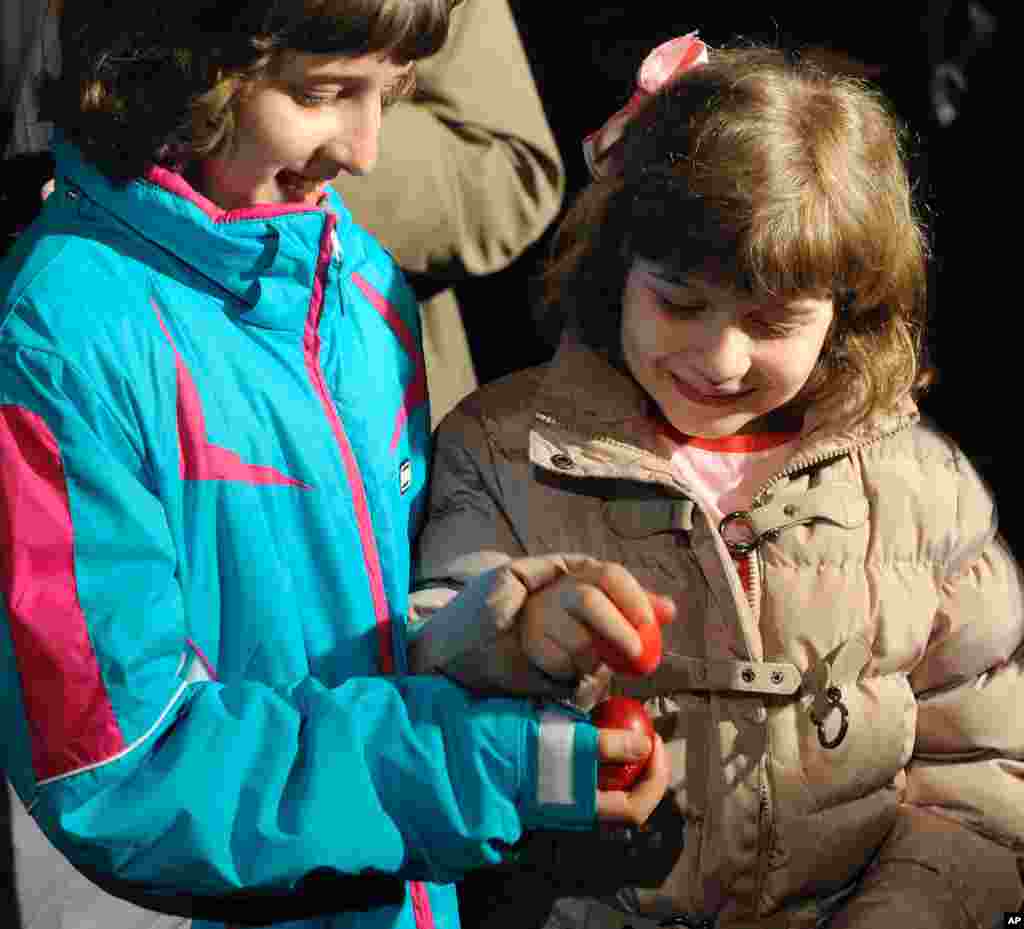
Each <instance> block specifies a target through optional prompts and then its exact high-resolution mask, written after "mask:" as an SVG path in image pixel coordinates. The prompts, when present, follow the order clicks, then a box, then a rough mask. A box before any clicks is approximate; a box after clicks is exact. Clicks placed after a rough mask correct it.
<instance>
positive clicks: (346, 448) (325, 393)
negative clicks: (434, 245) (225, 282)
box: [304, 213, 435, 929]
mask: <svg viewBox="0 0 1024 929" xmlns="http://www.w3.org/2000/svg"><path fill="white" fill-rule="evenodd" d="M334 224H335V218H334V216H333V215H332V214H330V213H328V215H327V217H326V222H325V226H324V232H323V234H322V237H321V244H320V255H319V256H318V259H317V267H316V273H315V276H314V293H313V297H312V301H311V304H310V311H309V319H308V321H307V328H306V335H305V340H304V348H305V351H306V362H307V368H308V371H309V375H310V377H311V378H312V380H313V386H314V388H315V389H316V392H317V394H318V395H319V396H320V401H321V403H322V405H323V407H324V412H325V413H326V415H327V419H328V421H329V422H330V424H331V428H332V431H333V432H334V437H335V441H336V442H337V445H338V450H339V452H340V453H341V457H342V462H343V465H344V468H345V475H346V478H347V480H348V483H349V489H350V492H351V494H352V500H353V504H354V506H355V509H356V518H357V520H358V522H359V536H360V541H361V543H362V548H363V557H364V560H365V563H366V570H367V574H368V576H369V582H370V595H371V598H372V600H373V604H374V611H375V613H376V619H377V634H378V645H379V649H380V670H381V673H382V674H393V673H394V671H395V659H394V651H393V647H392V639H391V618H390V612H389V607H388V603H387V594H386V592H385V590H384V582H383V574H382V571H381V565H380V554H379V552H378V550H377V542H376V537H375V536H374V535H373V525H372V521H371V517H370V512H369V502H368V500H367V497H366V487H365V485H364V483H363V479H362V475H361V474H360V471H359V463H358V462H357V461H356V457H355V452H354V451H353V449H352V446H351V444H350V443H349V440H348V436H347V435H346V434H345V427H344V424H343V423H342V421H341V417H340V416H339V415H338V411H337V408H336V407H335V404H334V401H333V400H332V399H331V395H330V392H329V390H328V389H327V383H326V381H325V380H324V375H323V370H322V369H321V367H320V338H319V334H318V332H319V325H320V321H321V319H322V317H323V307H324V301H325V295H326V293H327V286H328V283H329V280H328V278H329V269H330V265H331V261H332V259H333V258H334V256H335V254H337V251H340V248H337V251H336V247H337V239H336V237H335V235H334ZM339 273H340V272H339ZM407 885H408V888H409V902H410V905H411V907H412V912H413V921H414V922H415V923H416V926H417V927H418V929H434V927H435V922H434V915H433V910H432V908H431V905H430V897H429V895H428V893H427V886H426V884H424V883H423V882H422V881H408V882H407Z"/></svg>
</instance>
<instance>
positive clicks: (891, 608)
mask: <svg viewBox="0 0 1024 929" xmlns="http://www.w3.org/2000/svg"><path fill="white" fill-rule="evenodd" d="M646 409H647V401H646V398H645V396H644V395H643V393H642V392H641V391H640V390H639V389H638V388H637V387H636V386H635V385H634V384H633V382H632V381H631V380H630V379H628V378H627V377H624V376H623V375H622V374H620V373H619V372H617V371H616V370H615V369H613V368H612V367H610V366H609V365H608V364H607V363H606V362H604V361H603V360H602V359H601V358H600V357H598V356H597V355H595V354H594V353H592V352H590V351H589V350H587V349H583V348H580V347H571V346H563V348H562V349H560V351H559V353H558V354H557V355H556V357H555V359H554V360H553V361H552V362H551V363H550V364H549V365H546V366H542V367H540V368H535V369H531V370H529V371H525V372H520V373H518V374H515V375H512V376H511V377H509V378H506V379H504V380H503V381H499V382H497V383H494V384H491V385H489V386H488V387H485V388H484V389H483V390H481V391H479V392H478V393H477V394H475V395H474V396H472V397H470V398H469V399H468V400H467V401H465V402H463V404H461V405H460V407H459V408H458V409H457V410H456V412H455V413H453V414H452V415H451V416H450V417H448V419H447V420H446V421H445V423H444V424H443V426H442V428H441V431H440V433H439V437H438V447H437V451H436V459H435V472H434V478H433V488H432V498H431V505H430V517H429V520H428V523H427V526H426V528H425V530H424V534H423V536H422V539H421V542H420V553H419V554H420V560H419V568H418V580H417V587H418V588H419V589H420V593H419V594H418V595H417V597H418V603H419V606H420V609H421V613H422V616H421V617H420V618H421V619H429V614H430V612H431V607H432V605H433V606H436V605H438V604H440V603H442V602H444V601H446V600H447V599H448V598H449V597H450V596H451V591H453V590H455V589H458V588H459V587H460V586H461V585H463V584H464V583H466V582H468V581H470V580H471V579H473V578H474V577H477V576H478V575H484V576H483V577H478V578H477V581H476V582H475V583H476V586H477V587H478V588H479V592H480V596H481V602H483V603H485V604H486V605H487V607H488V609H487V610H483V611H482V612H481V616H482V617H483V618H481V619H480V621H479V622H477V623H475V624H472V625H470V624H463V623H462V621H461V620H460V619H458V618H456V617H455V616H454V615H451V614H450V611H449V615H448V616H447V618H446V619H445V620H444V622H443V623H442V622H437V623H434V622H429V621H427V622H425V625H424V626H423V629H422V632H421V634H420V637H419V639H418V641H417V644H416V646H415V652H414V660H415V666H416V668H417V669H418V670H421V671H426V670H441V671H444V672H445V673H450V674H453V675H454V676H456V677H459V678H460V679H462V680H463V681H464V682H466V683H467V684H468V685H469V686H473V687H478V688H482V689H492V690H493V689H505V690H515V691H523V690H526V691H536V692H538V693H550V692H551V689H552V685H551V683H550V681H547V680H546V679H543V678H541V676H540V675H538V674H534V673H533V672H532V671H531V670H530V669H529V668H527V667H524V664H523V662H522V660H517V646H516V642H517V639H516V635H515V626H514V620H515V612H516V610H517V609H518V606H519V605H520V604H521V602H522V598H523V597H524V596H525V587H524V584H523V583H522V581H521V579H520V577H519V576H518V575H517V572H516V571H514V570H511V569H510V568H508V567H504V568H502V567H498V566H500V565H503V564H505V563H506V562H507V561H508V560H509V558H519V557H521V556H524V555H551V554H552V553H558V552H581V553H585V554H587V555H591V556H594V557H597V558H600V559H607V560H611V561H617V562H621V563H622V564H624V565H625V566H626V567H628V568H629V569H630V570H631V571H632V572H633V573H634V574H635V575H636V577H637V578H638V579H639V580H640V582H641V583H643V584H644V585H646V586H647V587H649V588H651V589H653V590H657V591H660V592H662V593H667V594H670V595H671V596H673V597H674V598H675V600H676V602H677V604H678V605H679V607H680V610H679V617H678V619H677V620H676V622H674V623H673V624H672V625H670V626H668V627H666V628H665V635H666V638H665V649H666V651H665V657H664V660H663V661H662V664H661V666H660V668H659V669H658V671H656V672H655V674H654V675H653V676H651V677H650V678H647V679H635V678H629V677H625V676H618V677H617V678H616V679H615V680H614V682H613V689H615V690H617V691H621V692H625V693H628V694H634V695H638V696H641V697H643V698H644V699H646V701H647V706H648V709H649V711H650V712H651V714H652V716H654V717H656V725H657V728H658V730H659V732H660V733H661V734H662V735H663V737H665V739H666V744H667V745H668V749H669V754H670V758H671V760H672V766H673V784H672V790H673V793H674V806H673V805H671V804H670V806H672V810H673V813H672V815H678V816H680V817H683V818H684V819H685V821H686V835H685V843H683V847H682V848H681V849H680V850H679V855H678V858H677V859H676V860H675V864H674V866H673V867H671V870H670V872H669V873H667V874H663V875H660V876H659V878H658V886H656V887H651V888H637V887H634V888H626V889H624V890H620V891H619V892H618V894H617V899H616V900H615V901H614V903H615V906H616V907H617V908H618V909H620V910H622V909H625V910H627V911H628V910H633V911H634V913H639V914H644V915H645V916H646V917H648V918H651V919H654V920H658V919H666V918H670V917H674V916H675V917H678V916H680V915H684V916H686V917H687V918H688V919H689V922H686V923H681V922H680V923H675V924H676V925H684V924H685V925H690V924H694V925H706V926H712V925H714V926H716V927H718V929H729V927H793V929H796V927H803V926H814V925H815V924H816V923H820V922H821V921H822V920H823V916H824V914H826V913H827V912H829V909H828V908H829V907H831V906H835V907H837V911H836V913H835V916H834V918H833V919H832V921H831V922H830V923H829V925H830V926H832V927H852V926H856V927H873V929H885V927H889V926H893V927H899V929H915V927H921V929H925V927H927V929H938V927H949V929H952V927H968V926H970V927H982V929H992V927H993V926H994V925H996V924H997V923H1000V924H1001V914H1002V912H1003V911H1009V910H1014V909H1016V908H1017V907H1018V906H1019V905H1020V903H1021V899H1022V891H1021V881H1020V877H1019V873H1018V865H1017V855H1018V854H1020V853H1022V852H1024V712H1021V710H1022V709H1024V680H1022V679H1021V666H1022V665H1021V657H1022V656H1021V654H1020V651H1021V650H1020V646H1021V641H1022V638H1024V608H1022V607H1024V603H1022V584H1021V576H1020V574H1019V571H1018V568H1017V566H1016V564H1015V562H1014V561H1013V559H1012V557H1011V555H1010V554H1009V552H1008V551H1007V549H1006V548H1005V546H1004V545H1003V543H1002V541H1001V539H1000V537H999V536H997V535H996V529H995V513H994V507H993V504H992V501H991V499H990V497H989V494H988V492H987V490H986V489H985V487H984V486H983V484H982V482H981V481H980V479H979V478H978V476H977V475H976V473H975V471H974V470H973V468H972V467H971V465H970V464H969V462H968V461H967V460H966V459H965V458H964V456H963V455H962V454H961V453H960V452H959V451H958V450H957V448H956V447H955V446H954V445H953V444H952V443H951V442H950V441H949V440H948V439H946V438H945V437H943V436H941V435H940V434H938V433H936V432H935V431H934V430H932V429H930V428H928V427H926V426H925V425H922V424H921V423H920V422H919V417H918V414H917V411H916V407H915V406H914V404H913V402H912V401H910V400H909V399H908V400H906V401H905V402H904V404H903V405H902V407H901V409H900V410H899V411H897V412H895V413H894V414H892V415H889V416H886V417H877V418H874V419H872V420H871V421H870V422H868V423H867V424H866V425H863V426H862V427H860V428H857V429H854V430H851V431H843V432H839V431H830V430H829V429H828V428H817V424H816V423H815V421H814V414H813V411H812V412H811V413H810V414H809V415H808V417H807V419H806V423H805V438H804V440H803V441H802V442H801V444H800V446H799V447H798V449H797V451H796V452H795V453H794V456H793V458H792V459H791V462H790V464H789V466H788V467H787V469H786V471H785V473H784V474H780V475H778V476H776V477H775V478H774V479H772V480H771V481H770V482H769V483H768V484H767V485H766V486H765V487H764V488H763V489H762V490H761V492H760V493H759V494H758V495H757V497H756V499H755V504H754V506H753V507H752V508H751V510H750V511H749V514H748V515H747V516H746V517H744V518H743V519H740V520H737V521H736V523H737V525H735V526H730V527H729V532H728V533H727V534H728V535H729V538H730V540H732V539H733V534H732V530H733V529H737V528H742V529H746V530H747V537H749V538H753V539H754V541H755V543H756V544H754V545H752V546H751V551H750V552H749V553H748V554H747V555H746V556H745V557H747V558H748V559H749V568H750V578H751V582H752V583H751V586H750V590H751V593H750V595H749V596H748V595H747V594H746V593H745V592H744V589H743V586H742V585H741V583H740V581H739V576H738V573H737V571H736V569H735V567H734V566H733V564H732V563H731V562H732V559H731V557H730V553H729V551H728V550H727V548H726V545H725V543H724V541H723V536H722V534H721V533H720V531H719V527H718V526H715V525H712V524H711V523H710V521H709V519H708V517H707V516H706V514H705V513H704V511H703V510H702V509H701V508H700V507H699V506H697V505H695V504H694V502H693V501H692V500H691V499H690V498H689V496H688V494H687V488H686V487H685V486H683V485H682V484H680V483H679V482H678V481H677V479H676V478H675V477H674V476H673V474H672V473H671V470H670V468H669V463H668V461H667V460H666V459H665V458H663V457H659V456H658V455H657V454H656V453H655V450H654V446H653V445H652V443H651V442H650V439H649V438H648V433H649V431H650V430H649V428H644V426H645V424H646V422H647V419H646V416H645V413H646ZM496 567H497V570H496V571H495V570H490V572H489V573H487V574H484V572H488V571H489V569H494V568H496ZM527 583H528V579H527ZM463 615H465V614H463ZM599 684H600V681H588V682H582V684H581V688H580V690H579V692H578V693H577V698H578V699H579V700H581V701H583V702H585V703H586V702H592V701H593V699H595V697H596V695H597V693H596V691H597V690H599ZM846 891H850V893H846ZM837 900H842V903H841V904H837V903H836V902H835V901H837ZM829 901H831V902H829ZM572 902H573V904H574V905H576V906H577V909H576V910H573V909H572V908H569V907H567V908H565V910H564V912H563V913H562V918H563V919H565V918H567V917H568V916H571V914H572V913H574V912H575V913H576V924H577V925H579V926H584V925H585V926H587V927H590V926H597V925H600V926H612V927H616V926H624V925H630V924H632V925H644V926H646V925H657V922H656V921H655V922H651V923H648V922H647V921H646V919H642V920H637V919H636V916H635V915H634V916H629V917H626V916H622V915H620V914H618V913H617V912H616V910H615V909H613V908H611V907H607V906H605V905H604V904H603V903H597V902H592V903H588V904H587V905H586V906H585V907H584V908H583V910H580V909H579V908H578V903H579V902H578V901H572ZM702 920H703V922H702Z"/></svg>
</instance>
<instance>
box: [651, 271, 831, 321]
mask: <svg viewBox="0 0 1024 929" xmlns="http://www.w3.org/2000/svg"><path fill="white" fill-rule="evenodd" d="M644 270H645V271H646V272H647V273H648V274H649V275H650V276H651V277H653V278H654V279H655V280H658V281H662V282H663V283H665V284H669V285H670V286H673V287H685V288H686V289H687V290H692V291H700V292H702V293H703V292H705V291H706V287H705V286H703V284H702V282H701V281H695V280H694V279H693V278H694V275H693V274H692V273H690V272H686V271H682V270H678V269H675V268H659V267H655V266H651V267H648V268H645V269H644ZM712 286H714V285H712ZM738 293H740V294H741V295H742V296H743V297H744V298H745V299H747V300H749V301H751V302H752V303H756V304H757V312H761V313H767V314H768V315H771V316H774V317H778V318H786V319H795V320H803V319H811V318H813V317H815V316H817V315H818V307H816V306H806V305H799V304H794V303H792V302H791V301H789V300H787V299H786V298H784V297H783V298H776V297H771V296H769V295H765V296H758V295H756V294H748V293H746V292H745V291H738ZM795 299H796V300H798V301H799V300H801V299H802V298H801V297H796V298H795ZM812 299H813V298H812Z"/></svg>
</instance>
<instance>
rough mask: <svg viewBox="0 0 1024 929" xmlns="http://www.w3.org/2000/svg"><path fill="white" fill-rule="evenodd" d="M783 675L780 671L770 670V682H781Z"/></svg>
mask: <svg viewBox="0 0 1024 929" xmlns="http://www.w3.org/2000/svg"><path fill="white" fill-rule="evenodd" d="M784 678H785V675H784V674H783V673H782V672H781V671H772V683H773V684H781V683H782V681H783V679H784Z"/></svg>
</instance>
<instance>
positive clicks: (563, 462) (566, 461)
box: [551, 454, 576, 471]
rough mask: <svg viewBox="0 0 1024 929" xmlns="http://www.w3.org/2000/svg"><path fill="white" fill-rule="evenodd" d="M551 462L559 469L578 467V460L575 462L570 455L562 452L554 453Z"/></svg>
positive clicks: (568, 469) (569, 469) (565, 469)
mask: <svg viewBox="0 0 1024 929" xmlns="http://www.w3.org/2000/svg"><path fill="white" fill-rule="evenodd" d="M551 463H552V464H553V465H554V466H555V467H556V468H558V470H559V471H571V470H572V469H573V468H575V467H576V462H574V461H573V460H572V459H571V458H570V457H569V456H568V455H562V454H558V455H552V456H551Z"/></svg>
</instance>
